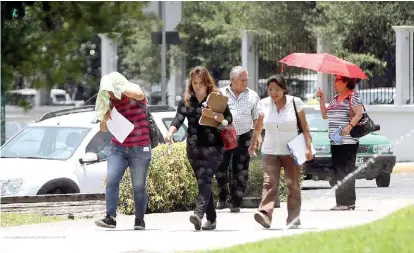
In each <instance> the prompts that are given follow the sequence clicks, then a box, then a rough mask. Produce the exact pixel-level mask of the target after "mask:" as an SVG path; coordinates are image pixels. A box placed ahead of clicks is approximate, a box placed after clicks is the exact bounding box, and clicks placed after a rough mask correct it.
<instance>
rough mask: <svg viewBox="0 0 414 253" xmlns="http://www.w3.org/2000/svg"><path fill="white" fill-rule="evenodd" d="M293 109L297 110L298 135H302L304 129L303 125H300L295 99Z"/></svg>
mask: <svg viewBox="0 0 414 253" xmlns="http://www.w3.org/2000/svg"><path fill="white" fill-rule="evenodd" d="M293 108H294V110H295V115H296V124H297V125H298V133H299V134H301V133H303V129H302V125H301V124H300V119H299V114H298V111H297V110H296V103H295V97H293Z"/></svg>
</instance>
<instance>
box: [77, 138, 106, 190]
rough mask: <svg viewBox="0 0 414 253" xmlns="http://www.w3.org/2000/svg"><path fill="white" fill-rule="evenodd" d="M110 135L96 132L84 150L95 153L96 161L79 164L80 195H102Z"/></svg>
mask: <svg viewBox="0 0 414 253" xmlns="http://www.w3.org/2000/svg"><path fill="white" fill-rule="evenodd" d="M111 138H112V135H111V133H110V132H109V131H108V132H98V133H96V134H95V136H94V137H93V138H92V139H91V140H90V142H89V143H88V145H87V146H86V148H85V154H86V153H95V154H97V156H98V160H97V161H95V162H89V163H83V164H82V163H81V162H80V161H79V163H80V167H81V169H80V173H79V182H80V188H81V192H82V193H104V192H105V185H104V179H105V177H106V163H107V159H108V153H109V149H110V147H111Z"/></svg>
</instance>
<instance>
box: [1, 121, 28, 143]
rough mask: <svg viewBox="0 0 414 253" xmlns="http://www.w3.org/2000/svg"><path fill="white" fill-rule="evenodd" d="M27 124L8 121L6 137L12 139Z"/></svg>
mask: <svg viewBox="0 0 414 253" xmlns="http://www.w3.org/2000/svg"><path fill="white" fill-rule="evenodd" d="M25 125H26V124H24V123H22V124H19V123H17V122H6V139H10V138H11V137H13V135H15V134H17V132H19V131H20V130H21V129H22V128H23V127H24V126H25Z"/></svg>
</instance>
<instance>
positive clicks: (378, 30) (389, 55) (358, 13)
mask: <svg viewBox="0 0 414 253" xmlns="http://www.w3.org/2000/svg"><path fill="white" fill-rule="evenodd" d="M413 17H414V2H355V1H351V2H317V5H316V8H315V10H314V13H313V15H312V16H309V17H308V23H309V27H310V29H311V31H312V32H313V33H314V34H315V35H318V36H321V37H323V38H325V39H326V40H327V41H328V42H329V44H330V46H331V48H332V52H333V53H335V54H337V55H338V56H342V57H344V58H346V59H348V60H350V61H352V62H354V63H356V64H359V65H360V66H362V67H363V69H364V70H365V71H366V72H367V74H368V75H369V77H375V76H381V75H383V73H384V70H385V71H386V76H390V77H393V76H395V72H394V71H395V35H394V31H393V29H392V26H394V25H413V24H414V18H413ZM385 67H386V69H385ZM392 81H393V80H386V82H387V84H388V85H392Z"/></svg>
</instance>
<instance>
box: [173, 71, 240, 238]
mask: <svg viewBox="0 0 414 253" xmlns="http://www.w3.org/2000/svg"><path fill="white" fill-rule="evenodd" d="M212 92H217V90H216V86H215V84H214V81H213V78H212V77H211V75H210V73H209V72H208V70H207V69H206V68H204V67H201V66H198V67H195V68H194V69H192V70H191V72H190V75H189V81H188V85H187V89H186V91H185V93H184V98H183V99H182V100H181V101H180V102H179V104H178V107H177V114H176V115H175V118H174V120H173V121H172V123H171V126H170V128H169V131H168V134H167V136H166V138H165V141H166V142H167V143H169V144H171V143H172V135H173V134H174V133H175V132H176V131H177V129H179V128H180V127H181V125H182V124H183V123H184V120H185V118H187V121H188V128H187V157H188V160H189V161H190V164H191V167H192V168H193V171H194V175H195V178H196V179H197V184H198V197H197V200H196V208H195V210H194V214H193V215H191V216H190V222H191V223H193V224H194V228H195V229H196V230H200V229H203V230H212V229H215V228H216V218H217V215H216V210H215V206H214V201H213V195H212V191H211V185H212V180H213V176H214V174H215V172H216V171H217V169H218V167H219V166H220V164H221V162H222V160H223V153H224V144H223V140H222V138H221V135H220V133H219V131H218V129H217V128H215V127H210V126H204V125H200V124H199V120H200V117H201V115H203V116H206V117H210V116H209V115H208V114H207V113H206V114H204V111H203V103H204V102H205V101H206V99H207V97H208V95H210V94H211V93H212ZM213 118H214V119H215V120H216V121H217V122H220V123H221V122H222V121H223V120H227V122H228V124H231V123H232V121H233V119H232V115H231V113H230V109H229V107H228V106H227V107H226V110H225V111H224V113H223V114H221V113H214V114H213ZM204 214H206V216H207V221H206V223H205V224H204V225H203V226H201V220H202V219H203V217H204Z"/></svg>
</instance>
